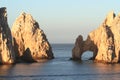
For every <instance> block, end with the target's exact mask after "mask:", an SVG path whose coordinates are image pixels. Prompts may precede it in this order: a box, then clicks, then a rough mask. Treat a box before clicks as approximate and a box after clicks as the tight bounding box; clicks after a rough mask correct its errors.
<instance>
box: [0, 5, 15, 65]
mask: <svg viewBox="0 0 120 80" xmlns="http://www.w3.org/2000/svg"><path fill="white" fill-rule="evenodd" d="M14 60H15V56H14V50H13V46H12V36H11V31H10V28H9V27H8V23H7V11H6V8H5V7H3V8H0V63H2V64H11V63H14Z"/></svg>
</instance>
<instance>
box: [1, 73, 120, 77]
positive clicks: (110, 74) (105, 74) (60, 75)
mask: <svg viewBox="0 0 120 80" xmlns="http://www.w3.org/2000/svg"><path fill="white" fill-rule="evenodd" d="M103 75H104V76H112V75H120V73H104V74H103V73H102V74H100V73H98V74H89V73H88V74H87V73H86V74H55V75H15V76H0V78H25V77H31V78H32V77H67V76H103Z"/></svg>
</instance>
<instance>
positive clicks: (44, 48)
mask: <svg viewBox="0 0 120 80" xmlns="http://www.w3.org/2000/svg"><path fill="white" fill-rule="evenodd" d="M12 35H13V38H14V46H15V47H14V48H15V53H18V54H16V58H17V59H20V58H21V59H22V60H24V61H27V62H31V61H37V62H39V60H40V59H52V58H53V57H54V56H53V52H52V48H51V46H50V44H49V42H48V40H47V38H46V35H45V34H44V32H43V30H41V29H40V28H39V24H38V23H37V22H36V21H35V20H34V19H33V18H32V16H31V15H30V14H26V13H22V14H21V15H20V16H19V17H18V18H17V19H16V21H15V22H14V24H13V27H12ZM28 58H29V59H28Z"/></svg>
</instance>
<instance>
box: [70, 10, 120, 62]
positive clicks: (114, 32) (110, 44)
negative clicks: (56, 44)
mask: <svg viewBox="0 0 120 80" xmlns="http://www.w3.org/2000/svg"><path fill="white" fill-rule="evenodd" d="M85 51H93V57H92V58H91V59H93V60H94V61H96V62H107V63H114V62H115V63H117V62H119V61H120V15H117V16H115V14H114V13H113V12H110V13H109V14H108V16H107V17H106V19H105V21H104V22H103V24H102V25H101V26H100V27H98V28H97V29H96V30H94V31H92V32H91V33H89V35H88V37H87V40H85V41H83V39H82V36H79V37H78V38H77V39H76V42H75V46H74V48H73V50H72V55H73V56H72V58H73V59H79V60H81V55H82V54H83V52H85Z"/></svg>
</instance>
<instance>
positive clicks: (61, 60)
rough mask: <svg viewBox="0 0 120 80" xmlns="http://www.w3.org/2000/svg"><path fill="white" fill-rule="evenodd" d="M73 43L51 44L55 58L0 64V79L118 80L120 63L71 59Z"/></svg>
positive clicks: (87, 56)
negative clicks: (36, 61)
mask: <svg viewBox="0 0 120 80" xmlns="http://www.w3.org/2000/svg"><path fill="white" fill-rule="evenodd" d="M72 48H73V44H52V49H53V52H54V56H55V59H53V60H49V61H41V62H40V63H19V64H15V65H0V80H120V64H102V63H94V62H92V61H91V60H87V59H89V58H90V57H91V56H92V52H85V53H84V54H83V56H82V59H83V61H82V62H80V61H77V62H75V61H71V60H70V57H71V54H72V53H71V50H72Z"/></svg>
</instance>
